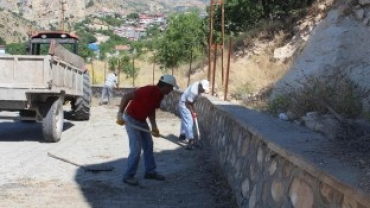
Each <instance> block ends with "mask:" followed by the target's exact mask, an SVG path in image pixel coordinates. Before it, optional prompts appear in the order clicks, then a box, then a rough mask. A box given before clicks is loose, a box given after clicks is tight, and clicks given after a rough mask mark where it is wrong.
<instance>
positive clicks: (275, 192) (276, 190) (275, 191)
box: [271, 180, 286, 203]
mask: <svg viewBox="0 0 370 208" xmlns="http://www.w3.org/2000/svg"><path fill="white" fill-rule="evenodd" d="M285 194H286V193H285V190H284V185H283V183H282V182H281V181H278V180H275V181H274V182H272V185H271V196H272V199H273V200H274V201H275V202H276V203H280V202H281V201H282V199H283V196H284V195H285Z"/></svg>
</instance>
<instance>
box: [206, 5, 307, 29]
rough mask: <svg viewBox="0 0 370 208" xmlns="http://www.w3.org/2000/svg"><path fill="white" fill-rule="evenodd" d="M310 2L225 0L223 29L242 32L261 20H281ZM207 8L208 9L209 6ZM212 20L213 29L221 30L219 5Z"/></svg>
mask: <svg viewBox="0 0 370 208" xmlns="http://www.w3.org/2000/svg"><path fill="white" fill-rule="evenodd" d="M312 2H313V1H312V0H284V1H276V0H257V1H256V0H227V1H226V3H225V10H224V12H225V29H226V32H242V31H245V30H247V29H249V28H251V27H254V26H255V25H256V24H258V23H259V22H260V21H261V20H272V21H274V20H283V19H284V18H286V17H289V16H291V15H292V14H293V13H296V11H297V10H301V9H304V8H306V7H307V6H308V5H310V4H312ZM207 10H208V11H209V7H208V8H207ZM208 18H209V17H208ZM214 20H215V21H214V22H215V29H216V30H218V31H221V7H219V6H218V7H216V11H215V19H214ZM208 22H209V19H208Z"/></svg>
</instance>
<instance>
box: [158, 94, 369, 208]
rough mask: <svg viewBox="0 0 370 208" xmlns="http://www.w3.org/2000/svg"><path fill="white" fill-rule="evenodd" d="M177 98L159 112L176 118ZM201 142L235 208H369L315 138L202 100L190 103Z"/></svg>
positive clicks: (349, 175) (351, 175) (352, 176)
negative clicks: (223, 179) (221, 175)
mask: <svg viewBox="0 0 370 208" xmlns="http://www.w3.org/2000/svg"><path fill="white" fill-rule="evenodd" d="M179 97H180V92H173V93H171V94H170V95H168V96H166V98H165V99H164V102H163V104H162V108H163V109H164V110H166V111H170V112H172V113H175V114H178V107H177V103H178V100H179ZM195 107H196V109H197V112H198V117H199V118H198V119H199V124H200V129H201V135H202V139H203V140H204V141H203V142H205V144H206V147H207V148H209V150H210V152H211V158H212V160H214V161H215V162H216V164H218V166H219V168H220V169H221V170H222V172H223V173H224V176H225V177H226V178H227V180H228V183H229V184H230V186H231V188H232V189H233V191H234V193H235V196H236V199H237V203H238V205H239V207H249V208H255V207H260V208H268V207H271V208H280V207H281V208H291V207H294V208H313V207H324V208H326V207H327V208H367V207H368V208H370V200H369V199H370V197H369V196H370V195H369V194H367V193H364V192H363V191H361V190H359V189H356V188H354V187H355V186H356V184H357V183H358V182H357V180H358V177H359V176H358V175H356V172H353V171H352V170H351V169H350V168H348V167H347V166H346V165H345V164H343V162H342V161H339V160H338V159H337V158H336V157H333V156H332V154H326V155H325V154H324V153H317V149H318V148H317V147H320V149H325V148H328V149H330V148H333V146H332V145H333V144H332V143H330V142H329V141H328V140H327V139H326V138H324V137H322V136H321V135H319V134H317V133H314V132H311V131H309V130H307V129H305V128H303V127H300V126H297V125H294V124H290V123H288V122H285V121H281V120H278V119H276V118H273V117H270V116H268V115H265V114H261V113H258V112H255V111H252V110H249V109H247V108H244V107H241V106H237V105H233V104H231V103H229V102H223V101H219V100H217V99H215V98H212V97H202V98H200V99H199V100H198V102H197V103H196V106H195Z"/></svg>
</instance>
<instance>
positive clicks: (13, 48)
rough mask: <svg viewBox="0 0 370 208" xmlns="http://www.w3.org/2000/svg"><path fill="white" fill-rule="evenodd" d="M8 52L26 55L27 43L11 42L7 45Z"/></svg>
mask: <svg viewBox="0 0 370 208" xmlns="http://www.w3.org/2000/svg"><path fill="white" fill-rule="evenodd" d="M5 50H6V52H7V53H8V54H11V55H25V54H26V43H10V44H8V45H6V49H5Z"/></svg>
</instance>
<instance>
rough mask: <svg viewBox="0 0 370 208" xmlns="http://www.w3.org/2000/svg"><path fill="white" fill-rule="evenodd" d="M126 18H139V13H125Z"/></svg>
mask: <svg viewBox="0 0 370 208" xmlns="http://www.w3.org/2000/svg"><path fill="white" fill-rule="evenodd" d="M127 18H129V19H139V14H138V13H136V12H133V13H130V14H129V15H127Z"/></svg>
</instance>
